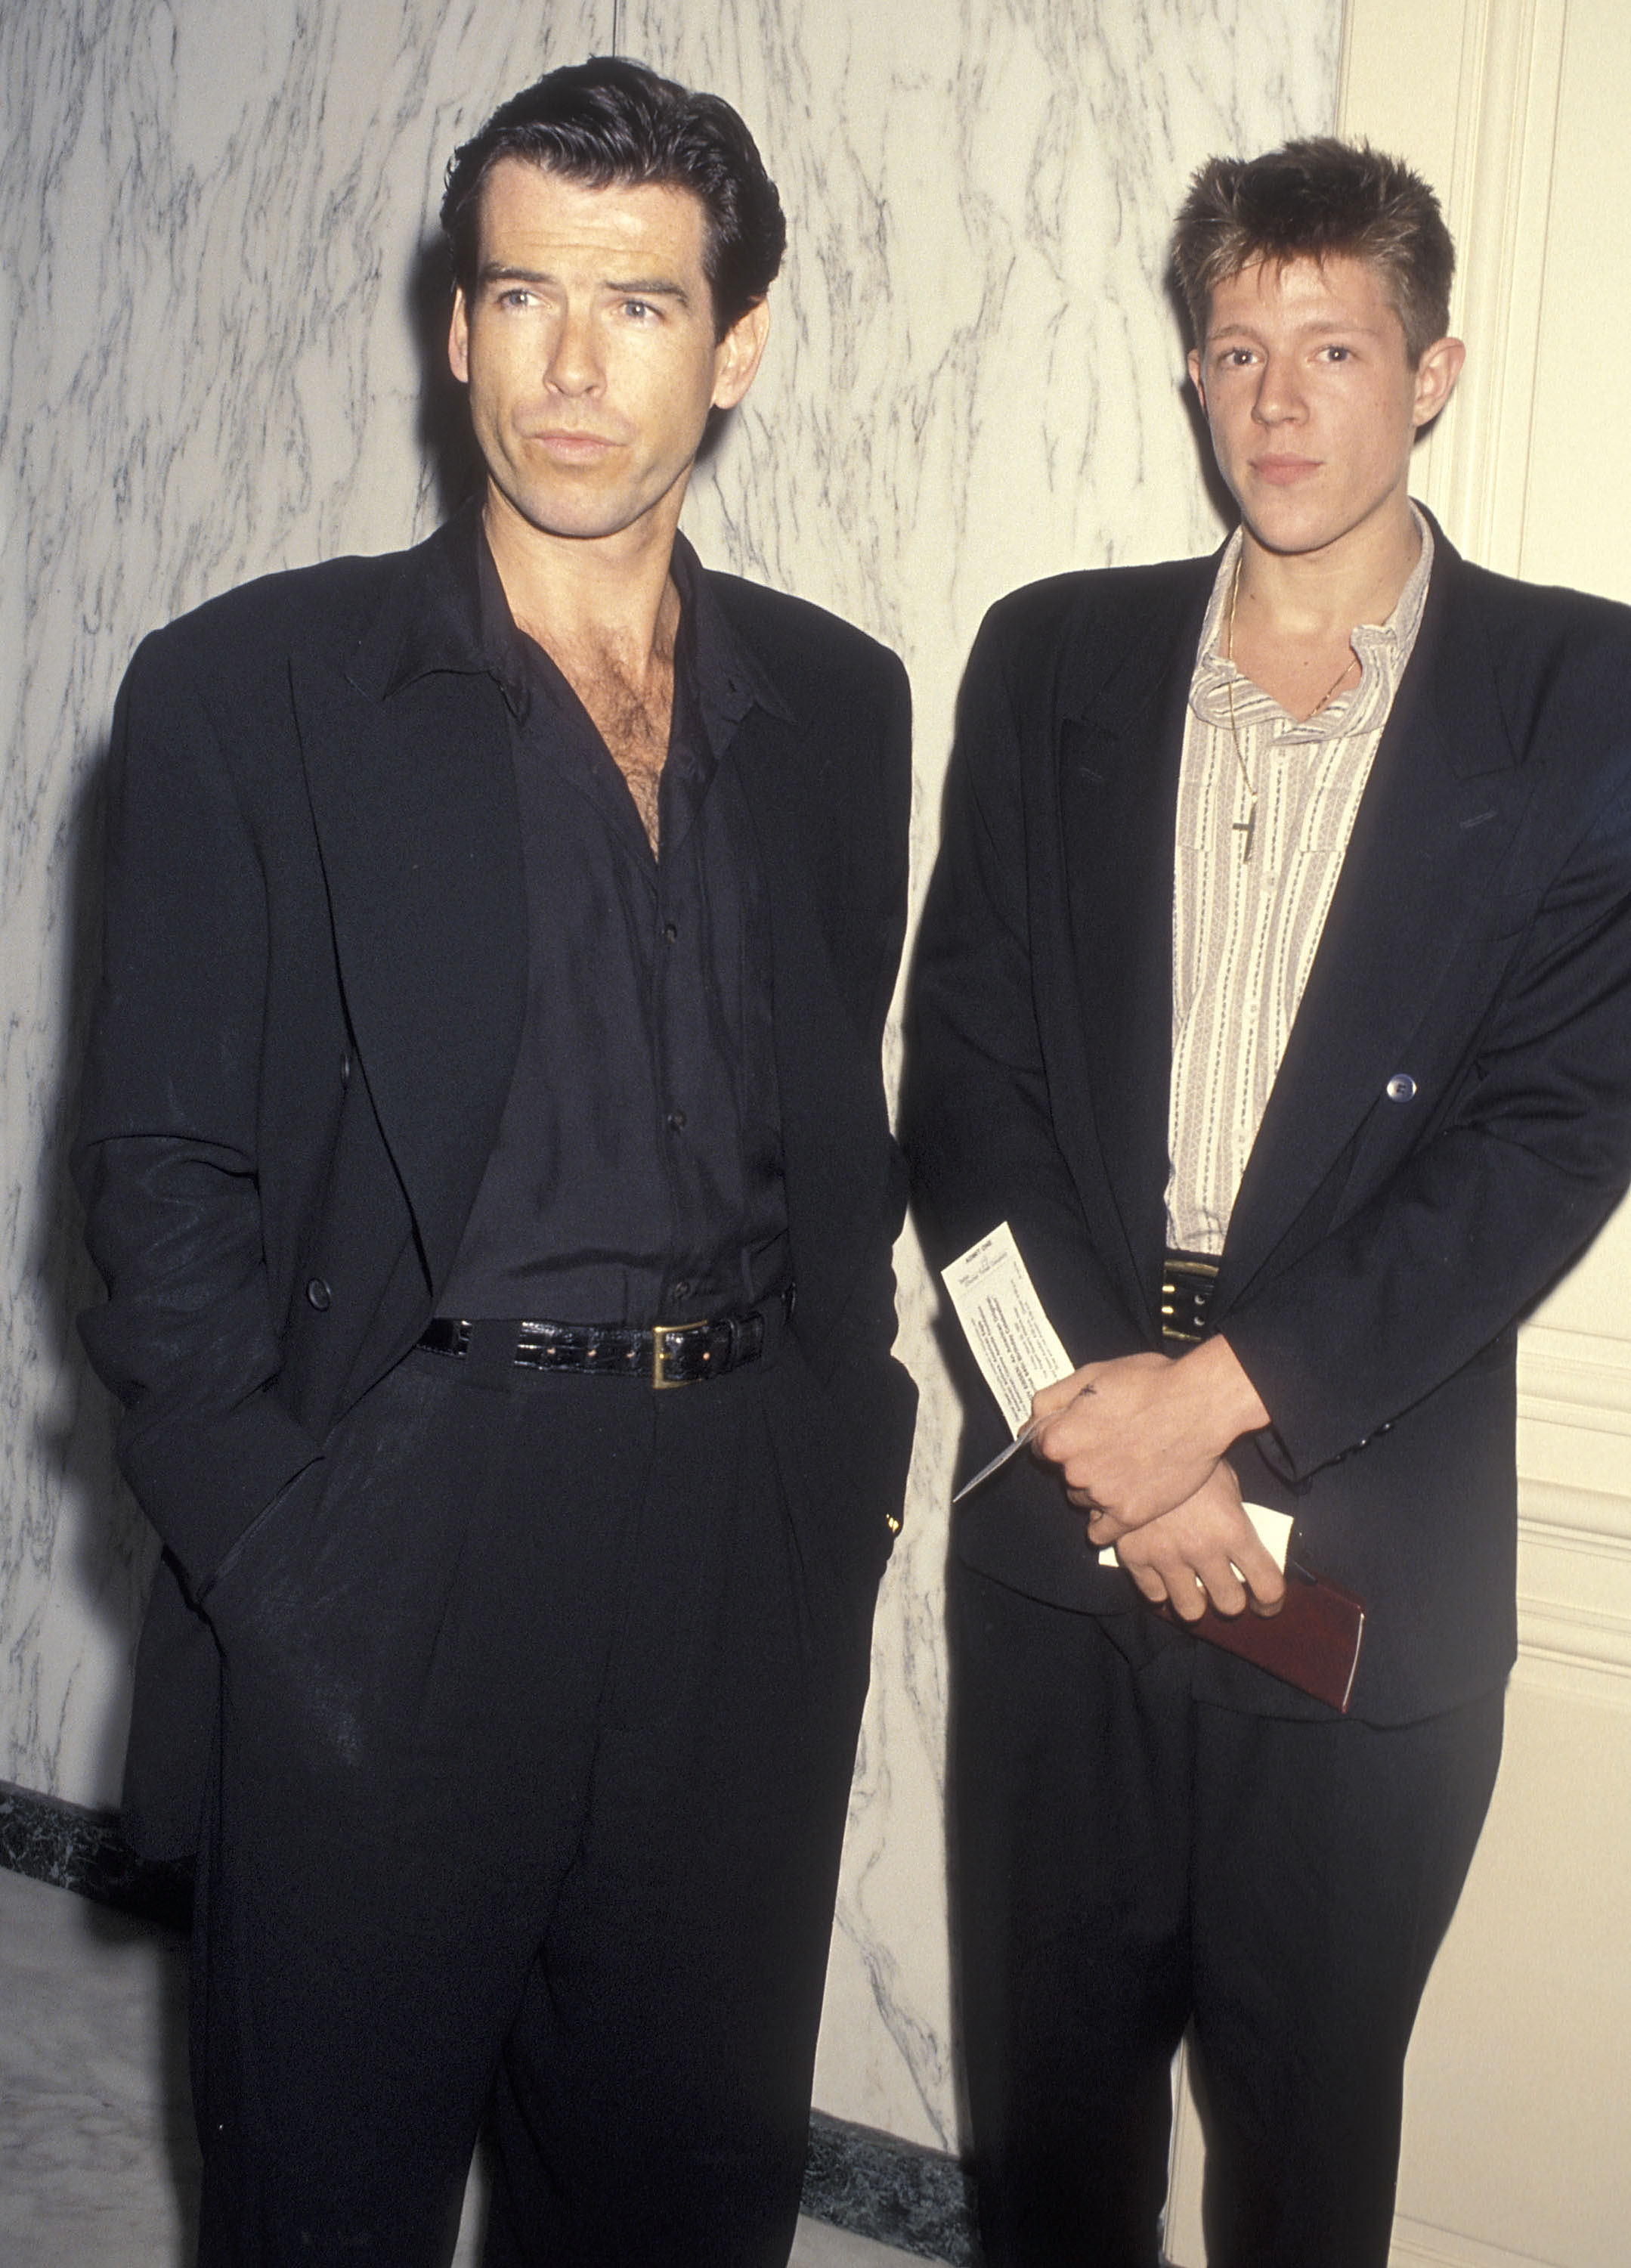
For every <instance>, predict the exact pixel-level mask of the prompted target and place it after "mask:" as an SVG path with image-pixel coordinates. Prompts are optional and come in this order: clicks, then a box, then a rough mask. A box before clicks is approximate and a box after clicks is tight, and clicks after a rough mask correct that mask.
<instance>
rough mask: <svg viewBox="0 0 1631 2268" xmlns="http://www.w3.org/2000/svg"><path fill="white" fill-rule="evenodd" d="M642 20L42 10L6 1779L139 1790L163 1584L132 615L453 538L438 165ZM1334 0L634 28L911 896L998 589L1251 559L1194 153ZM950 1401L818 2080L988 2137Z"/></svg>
mask: <svg viewBox="0 0 1631 2268" xmlns="http://www.w3.org/2000/svg"><path fill="white" fill-rule="evenodd" d="M613 12H614V11H613V5H612V0H566V4H562V5H557V6H555V7H553V8H550V9H547V10H544V9H539V10H518V9H516V8H515V7H514V6H513V5H511V4H507V0H505V4H501V0H460V4H459V5H458V6H451V7H450V6H442V5H438V4H436V0H302V4H299V5H298V6H297V5H296V4H295V0H234V5H233V6H232V7H231V8H230V9H228V8H225V7H223V6H221V5H220V4H218V0H168V4H161V0H62V4H61V5H58V6H55V7H52V8H50V9H45V8H28V7H18V8H11V9H8V10H6V11H4V12H3V13H0V119H4V149H5V153H6V162H5V164H4V166H0V278H3V283H0V290H3V291H4V298H0V318H4V319H5V320H4V329H3V330H0V357H4V359H3V360H0V683H4V686H5V687H6V688H7V689H8V690H9V693H10V696H11V697H10V699H9V701H8V703H7V707H6V713H7V720H8V727H9V733H10V749H9V761H8V763H7V766H6V770H5V773H4V786H3V787H0V924H4V927H3V929H0V955H3V958H0V987H3V988H4V991H3V1013H0V1050H3V1053H0V1072H3V1073H4V1079H5V1094H6V1111H5V1116H4V1136H3V1137H0V1144H3V1149H0V1267H3V1268H4V1312H3V1314H0V1418H3V1419H4V1425H3V1426H0V1776H7V1777H11V1778H16V1779H19V1780H22V1781H24V1782H26V1783H27V1784H29V1785H32V1786H38V1787H46V1788H52V1789H55V1790H56V1791H57V1792H58V1793H62V1794H65V1795H68V1796H70V1797H74V1798H76V1799H78V1800H89V1801H94V1800H108V1799H109V1798H110V1797H111V1795H112V1793H113V1792H114V1788H115V1786H116V1780H117V1767H118V1753H119V1749H120V1745H121V1738H122V1729H123V1710H124V1690H125V1682H126V1678H127V1675H128V1670H127V1664H128V1659H129V1645H130V1639H131V1635H132V1632H133V1629H134V1623H135V1616H136V1609H137V1604H138V1601H139V1596H140V1593H141V1589H142V1587H143V1581H144V1579H145V1572H146V1566H147V1552H148V1546H147V1544H146V1543H145V1542H144V1540H143V1534H142V1529H141V1524H140V1522H139V1521H137V1520H136V1517H135V1515H134V1513H132V1512H131V1511H130V1510H129V1508H128V1506H125V1505H124V1504H123V1502H122V1500H121V1499H120V1497H119V1496H118V1493H117V1490H116V1487H115V1485H114V1483H113V1482H112V1479H111V1461H110V1453H109V1437H110V1423H109V1418H108V1415H107V1409H106V1406H105V1402H104V1398H103V1397H102V1395H101V1394H100V1391H99V1388H95V1387H94V1386H93V1385H92V1386H87V1385H86V1383H85V1380H84V1366H83V1364H82V1362H81V1361H80V1359H79V1358H78V1355H77V1348H76V1345H75V1343H74V1341H73V1338H72V1335H71V1321H70V1317H71V1311H72V1309H73V1308H74V1307H76V1306H77V1305H78V1304H81V1303H83V1302H84V1300H86V1299H87V1298H88V1297H90V1296H91V1292H92V1285H91V1279H90V1277H89V1271H88V1270H87V1269H86V1267H85V1265H84V1263H83V1262H82V1261H81V1260H80V1259H79V1257H78V1256H77V1236H78V1225H77V1212H76V1210H75V1207H74V1204H73V1202H72V1199H71V1197H70V1194H69V1192H68V1189H67V1186H66V1181H65V1175H64V1169H63V1164H62V1158H63V1151H64V1146H65V1139H66V1130H67V1128H68V1127H69V1125H70V1123H71V1118H72V1110H73V1061H74V1056H75V1052H76V1048H77V1028H78V1026H79V1023H80V1020H81V1019H82V1017H83V1013H84V1002H85V995H86V987H87V983H88V981H89V976H90V970H91V960H92V951H91V946H92V937H93V932H94V923H95V914H96V887H95V879H94V859H93V857H92V852H91V842H92V828H93V824H94V818H95V810H96V799H97V785H96V782H97V773H98V765H99V755H100V753H101V750H102V747H103V746H104V742H105V735H106V732H107V721H108V718H109V714H110V711H111V706H112V698H113V692H114V687H115V685H116V683H117V681H118V677H119V674H120V673H121V669H122V667H123V666H124V663H125V660H126V659H127V658H128V656H129V651H130V649H131V647H132V646H133V645H134V644H135V643H136V639H137V638H138V637H140V636H141V634H142V633H143V631H144V630H147V629H148V628H151V626H152V625H154V624H155V623H158V622H162V621H164V620H165V619H166V618H167V617H168V616H169V615H172V614H173V613H175V612H176V611H178V610H179V609H180V608H183V607H185V606H187V605H190V604H192V603H194V602H195V601H196V600H199V599H201V598H202V597H204V596H205V595H207V594H208V593H211V592H213V591H217V590H219V589H222V588H224V587H225V586H226V585H230V584H231V583H233V582H236V581H239V580H241V579H243V578H245V577H246V576H247V575H250V574H253V573H257V572H261V571H265V570H267V569H268V568H273V567H277V566H281V565H284V564H290V563H298V562H301V561H304V560H308V559H312V558H315V557H317V556H320V555H325V554H330V553H333V552H334V551H338V550H345V549H381V548H385V547H386V546H389V545H393V544H396V543H400V542H401V541H407V540H408V539H410V538H411V537H413V536H414V535H415V534H420V533H422V531H423V530H424V529H425V528H426V527H428V526H430V524H431V522H432V521H433V520H434V519H435V518H436V516H437V510H438V504H439V501H440V497H439V493H438V488H437V477H436V463H437V457H436V453H435V452H434V451H433V450H430V449H428V448H427V446H426V437H427V431H429V430H430V429H432V428H434V427H435V425H436V421H437V417H438V416H440V415H441V413H442V410H443V407H444V393H443V390H442V388H441V387H439V386H437V384H435V383H434V382H431V381H428V380H427V379H426V378H425V376H424V372H425V370H426V369H427V368H430V367H433V366H434V361H435V356H434V351H433V349H432V348H430V347H429V346H427V347H426V349H425V351H423V352H422V342H427V341H430V339H431V338H432V335H433V334H434V332H435V330H436V328H437V324H438V323H439V320H440V304H439V301H438V300H437V297H436V292H435V290H434V284H433V275H432V270H431V269H430V267H429V266H428V264H427V263H426V261H425V260H424V259H423V257H422V250H421V248H422V246H423V245H424V243H425V239H426V233H427V229H428V227H429V225H430V221H431V218H432V216H433V210H434V205H435V202H436V197H437V191H438V188H439V180H440V173H441V169H442V166H443V165H444V161H445V158H446V157H447V155H448V153H449V152H450V151H451V150H452V146H453V144H454V143H455V142H456V141H457V140H459V138H460V137H461V136H463V135H464V134H466V133H467V132H469V131H470V130H472V129H474V127H475V126H476V125H477V124H479V122H480V121H481V118H482V116H484V115H485V114H486V112H487V111H488V109H489V108H490V107H491V106H492V104H493V103H494V102H495V101H496V100H497V99H499V98H501V97H502V96H503V95H504V94H506V93H508V92H511V91H512V90H513V89H514V88H516V87H517V86H519V85H523V84H525V81H526V80H527V79H529V78H530V77H533V76H534V75H535V73H536V71H537V70H540V69H541V68H544V67H546V66H547V64H549V63H558V62H563V61H570V60H575V59H577V57H579V56H581V55H584V54H586V53H589V52H591V51H592V50H593V49H595V48H609V47H611V46H612V44H613ZM1340 16H1341V7H1340V0H1211V4H1205V0H1144V4H1135V0H1098V4H1085V0H1011V4H1007V5H1003V4H996V0H992V4H976V0H756V4H754V5H752V6H749V5H746V4H742V0H716V4H714V5H712V6H710V7H709V8H707V9H702V8H699V7H697V6H695V5H694V4H686V0H621V4H620V5H618V7H617V8H616V10H615V26H616V44H617V45H618V47H619V48H621V51H622V52H624V53H627V54H631V55H639V56H642V57H643V58H644V59H646V60H648V61H650V62H651V63H655V64H656V65H658V67H659V68H661V69H664V70H669V71H672V73H673V74H674V75H676V76H678V77H682V78H685V79H687V80H688V81H689V82H690V83H692V84H694V85H710V86H712V87H715V88H716V90H717V91H718V92H721V93H723V94H724V95H726V96H727V97H728V98H729V99H731V100H733V101H735V102H736V103H737V104H738V107H740V108H741V109H742V111H743V113H744V114H745V115H746V118H747V119H748V121H749V123H750V124H751V125H752V127H753V130H754V132H755V134H756V135H757V136H758V137H759V139H760V145H761V147H762V149H763V151H764V152H765V156H766V158H767V161H768V165H769V166H770V169H771V171H772V173H774V174H775V176H776V178H777V180H778V181H779V183H780V185H781V188H782V196H783V201H784V203H785V204H786V206H787V210H788V216H789V221H790V230H791V239H792V242H791V250H790V259H789V262H788V268H787V271H786V273H785V276H783V279H782V282H781V284H779V285H778V287H777V290H776V292H775V298H774V302H773V305H774V308H775V328H774V333H773V339H772V344H771V349H770V353H769V356H768V361H767V365H766V368H765V370H764V372H762V374H761V376H760V381H759V384H758V386H757V387H756V389H755V392H754V394H753V396H752V397H751V398H750V400H749V401H748V403H747V404H746V407H745V409H743V410H742V411H741V412H739V413H738V416H736V418H735V419H734V420H733V421H732V423H731V426H730V428H729V429H728V430H727V431H725V432H724V434H723V436H722V438H721V440H720V444H719V446H718V448H717V450H716V453H715V454H714V456H713V457H712V459H711V460H710V462H709V465H708V467H707V468H706V469H705V470H704V472H703V473H702V475H701V476H700V477H699V480H698V482H697V485H696V487H695V490H694V495H693V500H692V502H691V504H690V505H689V506H688V507H687V514H688V525H689V527H690V528H691V530H692V532H693V534H694V535H695V537H696V539H697V541H699V543H700V545H701V547H702V549H703V551H704V553H705V555H706V556H708V557H709V558H710V559H711V560H712V561H713V562H714V563H716V564H720V565H728V566H732V567H735V568H737V569H738V570H739V571H742V572H745V573H746V574H749V575H753V576H756V577H758V578H761V579H763V580H765V581H767V582H770V583H773V584H776V585H781V586H782V587H786V588H790V589H794V590H797V591H799V592H801V593H803V594H804V595H805V596H807V597H810V598H812V599H815V600H819V601H821V602H823V603H825V604H827V605H828V606H831V607H834V608H836V609H837V610H838V611H839V612H841V613H843V614H847V615H850V616H851V617H852V618H853V619H855V620H856V621H858V622H862V623H863V625H864V626H866V627H867V628H868V629H870V630H873V631H875V632H876V633H877V634H878V636H880V637H885V638H886V639H887V640H889V641H890V642H891V643H892V644H895V645H897V646H898V647H899V648H900V650H901V652H903V653H904V654H905V656H906V659H907V663H908V666H910V668H911V671H912V674H913V680H914V684H915V691H916V696H917V703H918V750H919V766H920V792H919V796H918V800H917V807H916V812H915V853H916V873H915V887H916V888H917V889H919V890H920V891H921V888H922V883H923V881H924V880H925V879H926V876H927V870H928V865H929V859H930V858H931V856H932V850H933V842H934V836H935V829H936V814H937V806H938V798H939V788H940V780H941V776H942V773H943V770H944V761H945V755H946V750H947V745H948V740H949V735H950V722H951V703H952V697H953V694H954V691H955V687H956V682H957V677H958V674H959V669H960V666H961V662H962V659H963V656H964V654H965V653H966V649H967V645H968V643H969V640H970V639H971V637H972V636H973V630H974V629H975V627H976V626H977V624H978V622H979V618H980V615H981V613H982V612H983V610H984V608H985V607H986V606H987V605H988V603H989V602H990V600H993V599H994V598H995V597H996V596H997V595H999V594H1000V593H1002V592H1003V591H1004V590H1006V589H1008V588H1010V587H1011V585H1014V584H1015V583H1018V582H1021V581H1025V580H1028V579H1030V578H1032V577H1035V576H1037V575H1041V574H1046V573H1049V572H1053V571H1056V570H1059V569H1062V568H1064V567H1068V566H1071V565H1077V564H1081V565H1095V564H1103V563H1106V562H1109V561H1111V560H1125V559H1149V558H1155V557H1160V556H1168V555H1171V554H1172V553H1175V552H1183V551H1188V550H1194V549H1199V548H1201V547H1203V546H1206V545H1209V544H1210V543H1211V542H1212V541H1214V540H1215V538H1216V533H1217V527H1218V523H1217V521H1216V516H1215V513H1214V512H1213V509H1212V506H1211V504H1209V500H1208V495H1207V491H1206V489H1205V486H1204V483H1203V481H1202V478H1201V472H1200V468H1199V459H1198V456H1197V453H1196V450H1195V446H1194V435H1193V431H1192V428H1191V425H1190V423H1189V420H1188V417H1187V411H1186V409H1185V407H1184V405H1183V401H1182V399H1181V392H1180V388H1181V379H1182V371H1183V342H1182V339H1181V335H1180V334H1179V328H1178V324H1177V320H1176V318H1175V315H1174V313H1173V312H1172V307H1171V305H1170V303H1169V302H1168V300H1167V298H1166V297H1165V292H1164V258H1165V250H1164V247H1165V239H1166V232H1167V228H1168V226H1169V224H1170V219H1171V215H1172V208H1173V205H1174V203H1175V202H1176V200H1177V198H1178V196H1179V194H1180V192H1181V189H1182V186H1183V182H1184V180H1185V177H1186V175H1187V173H1188V171H1189V169H1190V168H1191V167H1192V166H1194V165H1195V164H1196V163H1197V162H1199V160H1200V159H1201V158H1203V157H1204V156H1206V155H1207V154H1208V153H1209V151H1212V150H1215V149H1241V150H1252V149H1257V148H1261V147H1265V146H1267V145H1268V144H1271V143H1273V142H1275V141H1277V140H1279V139H1281V138H1282V137H1283V136H1285V135H1286V134H1288V133H1291V132H1299V131H1301V132H1307V131H1321V130H1326V129H1327V128H1328V127H1329V124H1330V122H1331V119H1332V117H1333V110H1334V99H1335V70H1336V51H1337V42H1338V36H1339V31H1340ZM901 1272H902V1310H903V1332H902V1349H903V1351H904V1352H905V1354H906V1356H907V1359H908V1360H909V1361H910V1362H911V1363H912V1365H913V1366H914V1368H915V1370H916V1371H917V1373H918V1375H919V1377H920V1379H921V1380H922V1384H923V1389H924V1395H923V1419H922V1428H921V1432H920V1441H919V1454H918V1461H917V1471H916V1477H915V1487H914V1498H913V1511H912V1515H911V1519H910V1522H909V1525H908V1528H907V1534H906V1535H905V1537H904V1538H903V1539H902V1543H901V1545H900V1549H899V1550H898V1551H897V1553H896V1557H895V1562H894V1565H893V1569H892V1571H891V1574H890V1577H889V1580H888V1584H887V1587H886V1591H885V1602H884V1607H883V1611H882V1613H881V1616H880V1619H879V1625H878V1649H877V1657H876V1671H875V1678H874V1692H873V1698H872V1705H871V1712H870V1713H869V1717H868V1721H867V1726H866V1730H865V1734H864V1738H863V1750H862V1756H861V1761H860V1768H859V1771H858V1772H857V1777H856V1794H855V1801H854V1806H853V1810H852V1815H851V1823H850V1840H849V1854H848V1859H847V1863H846V1867H845V1874H844V1883H843V1890H842V1896H841V1905H840V1912H839V1926H838V1931H837V1933H836V1935H835V1940H834V1961H833V1967H832V1971H831V1977H830V1984H829V1999H828V2012H827V2027H826V2030H825V2032H824V2036H823V2046H822V2054H821V2062H820V2066H819V2075H818V2078H819V2086H818V2093H819V2100H820V2101H821V2102H822V2103H823V2104H824V2106H825V2107H827V2108H828V2109H830V2110H834V2111H837V2112H840V2113H841V2114H843V2115H846V2116H849V2117H857V2118H862V2119H865V2120H867V2121H869V2122H871V2123H873V2124H878V2125H883V2126H886V2127H889V2128H892V2129H893V2130H894V2131H896V2132H901V2133H905V2134H908V2135H911V2136H913V2137H915V2138H916V2139H922V2140H927V2141H938V2142H942V2143H944V2142H949V2141H951V2139H953V2137H954V2135H955V2132H956V2124H957V2113H956V2107H955V2100H954V2081H953V2074H952V2066H951V2018H950V2013H949V1999H950V1993H949V1983H948V1962H947V1955H946V1949H945V1909H944V1868H943V1863H942V1850H941V1817H940V1813H941V1804H940V1786H941V1764H942V1749H943V1727H944V1683H945V1678H944V1644H943V1640H942V1635H941V1624H940V1614H941V1563H942V1560H943V1558H944V1536H945V1530H944V1511H943V1506H944V1493H945V1479H946V1475H947V1472H948V1470H949V1468H950V1462H951V1454H952V1452H953V1447H954V1444H955V1437H956V1431H957V1422H958V1420H957V1413H956V1410H955V1408H954V1406H953V1405H952V1403H951V1397H950V1395H949V1393H948V1390H947V1388H946V1387H945V1384H944V1376H943V1373H942V1372H941V1369H940V1366H939V1364H938V1361H937V1358H936V1355H935V1353H934V1351H933V1341H932V1334H931V1316H932V1307H933V1301H932V1298H931V1294H930V1291H929V1286H928V1285H927V1284H926V1282H925V1280H924V1277H923V1272H922V1268H921V1265H920V1264H919V1263H918V1262H917V1260H916V1257H915V1253H914V1252H913V1251H912V1249H911V1248H910V1247H909V1244H908V1247H907V1248H906V1249H904V1250H903V1253H902V1258H901Z"/></svg>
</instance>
